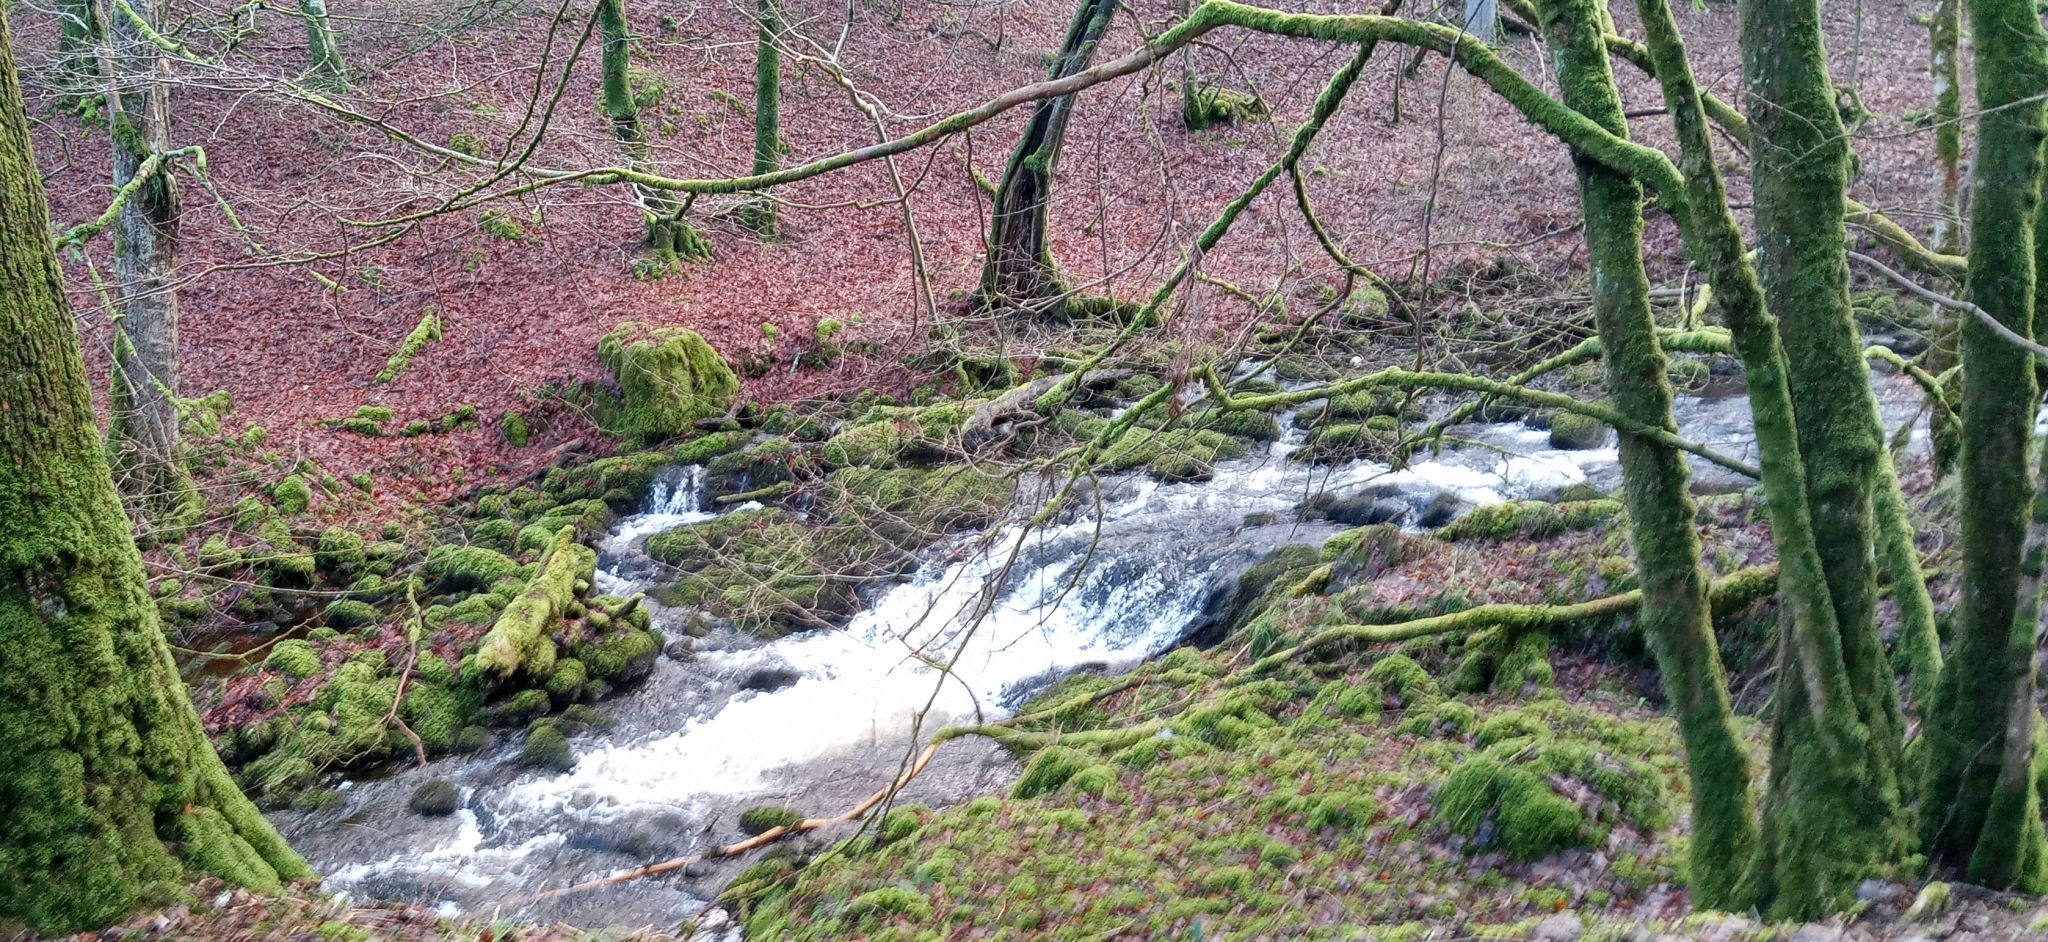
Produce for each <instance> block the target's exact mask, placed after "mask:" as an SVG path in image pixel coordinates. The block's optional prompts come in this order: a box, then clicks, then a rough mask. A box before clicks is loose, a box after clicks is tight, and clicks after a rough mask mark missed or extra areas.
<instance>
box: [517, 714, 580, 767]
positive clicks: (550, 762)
mask: <svg viewBox="0 0 2048 942" xmlns="http://www.w3.org/2000/svg"><path fill="white" fill-rule="evenodd" d="M519 764H520V765H524V766H529V767H532V768H537V769H549V770H552V771H556V772H567V771H569V770H570V769H573V768H575V767H576V756H575V755H574V754H573V753H572V752H570V750H569V737H567V736H564V735H562V731H561V729H559V728H557V727H556V726H554V725H553V724H551V723H536V724H534V727H533V731H532V732H529V733H527V734H526V744H525V745H524V746H521V747H520V748H519Z"/></svg>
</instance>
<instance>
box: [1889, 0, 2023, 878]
mask: <svg viewBox="0 0 2048 942" xmlns="http://www.w3.org/2000/svg"><path fill="white" fill-rule="evenodd" d="M1970 25H1971V31H1972V32H1973V33H1974V34H1975V36H1976V38H1977V39H1976V49H1977V62H1976V66H1977V106H1978V114H1979V118H1978V124H1977V152H1978V156H1977V171H1976V174H1975V176H1974V182H1973V184H1972V186H1973V188H1974V192H1973V193H1972V194H1971V198H1970V202H1971V212H1970V271H1969V276H1968V288H1969V293H1970V298H1971V300H1973V301H1975V302H1976V304H1977V305H1978V306H1979V307H1981V308H1983V309H1984V310H1985V311H1986V312H1988V313H1989V314H1991V316H1992V317H1994V318H1996V319H1997V320H1998V322H1999V323H2001V324H2004V325H2005V326H2007V327H2009V328H2011V329H2012V330H2013V331H2015V332H2017V333H2019V334H2020V335H2022V336H2032V335H2033V334H2034V332H2035V326H2036V325H2035V323H2034V320H2035V313H2036V312H2035V310H2034V305H2035V302H2036V291H2037V290H2038V288H2039V286H2038V285H2037V284H2036V272H2035V270H2034V266H2035V264H2036V258H2035V248H2036V247H2035V244H2034V239H2035V237H2036V231H2035V230H2036V225H2037V218H2036V216H2037V212H2036V211H2037V209H2038V204H2039V202H2040V188H2041V172H2042V159H2041V145H2042V137H2043V132H2042V126H2041V121H2042V117H2043V107H2042V104H2041V101H2040V97H2039V96H2041V95H2042V94H2043V93H2044V92H2048V36H2044V34H2043V32H2042V29H2041V23H2040V18H2039V16H2038V14H2037V12H2036V11H2035V9H2034V7H2033V5H2032V4H2031V3H2029V2H2026V0H1971V3H1970ZM1961 333H1962V354H1963V357H1962V359H1963V408H1962V414H1963V416H1964V421H1963V429H1962V449H1961V455H1960V473H1961V475H1962V487H1961V491H1962V569H1963V573H1962V576H1963V592H1962V598H1961V601H1960V602H1958V604H1957V606H1956V614H1957V618H1956V635H1955V645H1954V648H1953V650H1952V651H1951V652H1950V656H1949V660H1948V666H1947V668H1946V669H1945V670H1944V671H1943V675H1942V681H1941V686H1940V688H1939V690H1937V692H1936V695H1935V704H1934V709H1933V711H1931V716H1930V718H1929V721H1928V724H1927V726H1928V733H1927V783H1926V791H1925V794H1924V795H1923V798H1922V807H1923V809H1925V813H1924V814H1923V815H1922V819H1921V828H1920V836H1921V839H1922V841H1923V843H1924V844H1925V846H1926V850H1927V853H1928V856H1929V857H1930V858H1931V859H1933V860H1935V861H1937V862H1940V863H1944V864H1947V865H1950V866H1954V867H1957V868H1959V869H1963V870H1964V871H1965V872H1966V873H1967V875H1968V877H1969V879H1970V880H1971V881H1972V882H1980V883H1985V884H1989V885H1993V886H2001V887H2003V886H2012V885H2015V884H2020V885H2029V886H2030V887H2031V886H2038V885H2040V884H2041V883H2042V881H2043V873H2042V871H2041V859H2040V858H2041V848H2040V846H2039V845H2040V839H2039V830H2040V828H2039V820H2038V814H2037V812H2036V807H2035V806H2036V804H2037V797H2036V796H2035V795H2034V792H2033V779H2032V777H2031V776H2028V775H2020V776H2018V777H2017V780H2013V777H2012V776H2009V775H2006V774H2004V772H2003V771H2002V767H2003V766H2004V765H2005V763H2006V759H2005V756H2006V753H2007V752H2008V751H2009V750H2018V751H2019V753H2020V754H2021V755H2023V756H2024V755H2026V754H2029V753H2030V750H2031V748H2032V736H2033V730H2032V724H2031V719H2030V717H2031V714H2032V710H2033V707H2032V679H2033V671H2034V665H2033V655H2032V652H2033V647H2034V632H2035V626H2034V624H2033V622H2034V621H2037V620H2038V608H2037V606H2038V598H2039V591H2038V587H2036V588H2035V589H2034V590H2033V599H2034V600H2033V601H2029V600H2028V599H2026V598H2025V596H2026V595H2027V594H2028V593H2027V592H2026V591H2023V586H2024V583H2025V582H2026V580H2025V579H2024V578H2023V576H2022V562H2023V560H2024V559H2025V553H2024V551H2023V546H2024V544H2025V543H2026V542H2027V539H2028V537H2029V535H2030V534H2029V533H2028V529H2027V516H2028V506H2029V504H2030V502H2031V501H2030V498H2031V496H2032V494H2033V492H2034V488H2033V485H2032V482H2031V481H2030V479H2029V474H2028V462H2027V450H2028V445H2029V439H2030V437H2031V435H2032V430H2033V424H2034V413H2035V410H2036V409H2037V408H2038V407H2039V402H2038V399H2037V397H2036V395H2035V379H2034V363H2033V361H2032V358H2031V357H2030V356H2029V355H2028V353H2027V352H2026V351H2024V350H2022V349H2020V348H2018V347H2016V346H2014V345H2013V344H2011V343H2008V342H2007V341H2006V340H2004V339H2003V338H2001V337H1999V336H1998V335H1997V334H1996V333H1995V332H1994V331H1992V330H1991V329H1990V328H1989V327H1987V326H1985V325H1984V324H1983V323H1981V322H1979V321H1978V320H1977V319H1976V318H1974V317H1967V318H1963V319H1962V329H1961ZM2035 564H2036V565H2037V564H2038V561H2035ZM2021 700H2025V701H2026V702H2027V707H2026V709H2025V710H2024V711H2015V710H2013V709H2012V705H2014V704H2017V703H2019V702H2020V701H2021ZM2019 712H2024V713H2026V714H2027V718H2026V719H2025V721H2024V722H2022V721H2021V720H2022V718H2021V717H2019V716H2018V715H2017V713H2019ZM2015 736H2017V737H2019V738H2018V739H2016V740H2015V739H2013V738H2012V737H2015Z"/></svg>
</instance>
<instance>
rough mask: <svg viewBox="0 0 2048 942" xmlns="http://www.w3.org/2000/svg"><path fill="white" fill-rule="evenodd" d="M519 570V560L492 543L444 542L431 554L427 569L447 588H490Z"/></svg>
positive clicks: (427, 571) (428, 572) (441, 585)
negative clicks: (489, 545) (489, 546)
mask: <svg viewBox="0 0 2048 942" xmlns="http://www.w3.org/2000/svg"><path fill="white" fill-rule="evenodd" d="M517 572H519V564H518V563H516V562H513V561H512V559H511V558H510V557H508V556H506V555H505V554H504V553H500V552H498V551H497V550H494V549H490V548H488V547H483V546H450V545H442V546H436V547H434V549H433V551H431V552H429V553H428V554H427V562H426V573H427V575H429V576H431V577H433V578H434V580H435V581H436V582H437V583H438V584H439V585H440V587H441V588H443V589H459V590H470V591H475V590H479V589H488V588H490V586H491V583H493V582H496V581H498V580H499V579H503V578H505V577H506V576H510V575H513V574H515V573H517Z"/></svg>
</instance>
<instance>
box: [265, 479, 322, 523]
mask: <svg viewBox="0 0 2048 942" xmlns="http://www.w3.org/2000/svg"><path fill="white" fill-rule="evenodd" d="M270 499H271V501H272V502H273V503H275V504H276V505H277V512H278V513H281V514H284V515H285V516H287V517H296V516H298V515H299V514H302V513H305V512H306V507H307V506H308V505H310V504H312V502H313V488H312V487H311V486H310V485H308V484H307V483H306V479H305V477H304V476H302V475H297V474H293V475H290V476H287V477H286V478H285V479H284V480H282V481H279V482H277V486H276V487H273V488H271V489H270Z"/></svg>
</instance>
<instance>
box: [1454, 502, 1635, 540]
mask: <svg viewBox="0 0 2048 942" xmlns="http://www.w3.org/2000/svg"><path fill="white" fill-rule="evenodd" d="M1620 514H1621V502H1620V501H1618V500H1607V499H1600V500H1582V501H1559V502H1557V503H1551V502H1549V501H1540V500H1511V501H1504V502H1502V503H1498V504H1487V505H1484V506H1480V507H1474V508H1473V509H1472V511H1471V512H1470V513H1467V514H1466V515H1465V516H1463V517H1460V518H1458V520H1457V521H1456V522H1454V523H1452V524H1451V525H1450V526H1447V527H1444V528H1443V529H1441V530H1439V531H1437V536H1438V537H1439V538H1441V539H1444V540H1451V541H1457V540H1535V539H1542V538H1544V537H1548V536H1555V535H1557V534H1559V533H1565V532H1569V531H1573V530H1590V529H1592V528H1594V527H1598V526H1602V525H1605V524H1606V523H1608V522H1609V521H1612V520H1614V519H1615V518H1616V517H1618V516H1620Z"/></svg>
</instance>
